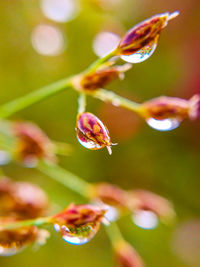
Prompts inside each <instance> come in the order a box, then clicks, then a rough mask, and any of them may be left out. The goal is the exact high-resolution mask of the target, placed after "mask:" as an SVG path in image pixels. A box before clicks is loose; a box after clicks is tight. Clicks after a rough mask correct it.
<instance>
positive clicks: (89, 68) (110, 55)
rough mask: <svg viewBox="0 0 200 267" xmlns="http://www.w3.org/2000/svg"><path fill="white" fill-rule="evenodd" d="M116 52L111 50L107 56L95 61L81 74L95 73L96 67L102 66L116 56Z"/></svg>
mask: <svg viewBox="0 0 200 267" xmlns="http://www.w3.org/2000/svg"><path fill="white" fill-rule="evenodd" d="M116 51H117V50H113V51H111V52H110V53H109V54H107V55H105V56H104V57H101V58H99V59H97V60H96V61H95V62H94V63H93V64H91V65H90V66H89V67H88V68H87V69H86V70H85V71H84V72H83V73H89V72H92V71H95V70H96V69H97V68H98V67H100V66H101V65H102V64H104V63H105V62H107V61H108V60H109V59H111V58H112V57H114V56H117V52H116Z"/></svg>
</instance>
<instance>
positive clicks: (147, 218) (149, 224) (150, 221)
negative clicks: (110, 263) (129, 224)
mask: <svg viewBox="0 0 200 267" xmlns="http://www.w3.org/2000/svg"><path fill="white" fill-rule="evenodd" d="M132 220H133V223H134V224H136V225H137V226H138V227H140V228H143V229H154V228H156V226H157V225H158V217H157V215H156V214H155V213H153V212H152V211H145V210H138V211H137V212H135V213H134V214H133V216H132Z"/></svg>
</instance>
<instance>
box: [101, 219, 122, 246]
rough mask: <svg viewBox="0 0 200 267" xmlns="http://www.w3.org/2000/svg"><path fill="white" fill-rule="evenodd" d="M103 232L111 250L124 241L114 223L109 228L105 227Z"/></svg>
mask: <svg viewBox="0 0 200 267" xmlns="http://www.w3.org/2000/svg"><path fill="white" fill-rule="evenodd" d="M105 230H106V233H107V235H108V237H109V239H110V242H111V244H112V246H113V248H115V247H116V246H117V245H118V244H119V243H120V242H121V241H123V240H124V238H123V236H122V234H121V232H120V230H119V227H118V225H117V224H116V223H115V222H112V223H111V224H110V225H109V226H105Z"/></svg>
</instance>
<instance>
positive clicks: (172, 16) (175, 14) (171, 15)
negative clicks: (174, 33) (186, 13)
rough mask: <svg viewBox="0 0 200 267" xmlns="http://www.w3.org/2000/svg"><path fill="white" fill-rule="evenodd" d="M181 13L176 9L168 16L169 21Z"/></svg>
mask: <svg viewBox="0 0 200 267" xmlns="http://www.w3.org/2000/svg"><path fill="white" fill-rule="evenodd" d="M179 14H180V12H179V11H178V10H177V11H174V12H173V13H171V14H169V16H168V19H167V20H168V21H169V20H171V19H174V18H176V17H177V16H178V15H179Z"/></svg>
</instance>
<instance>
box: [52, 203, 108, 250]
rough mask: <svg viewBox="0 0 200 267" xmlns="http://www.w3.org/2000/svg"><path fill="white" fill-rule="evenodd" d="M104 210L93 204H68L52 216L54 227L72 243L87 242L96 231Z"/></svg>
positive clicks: (80, 243)
mask: <svg viewBox="0 0 200 267" xmlns="http://www.w3.org/2000/svg"><path fill="white" fill-rule="evenodd" d="M105 212H106V211H105V210H104V209H102V208H100V207H97V206H93V205H73V204H72V205H70V206H69V207H68V208H67V209H66V210H64V211H63V212H61V213H59V214H57V215H55V216H54V217H53V218H52V223H54V228H55V230H56V231H57V232H59V233H60V234H61V235H62V237H63V239H64V240H65V241H66V242H68V243H70V244H73V245H82V244H85V243H87V242H89V241H90V240H91V239H92V238H93V237H94V236H95V235H96V233H97V232H98V230H99V227H100V223H101V221H102V220H103V218H104V214H105Z"/></svg>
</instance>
